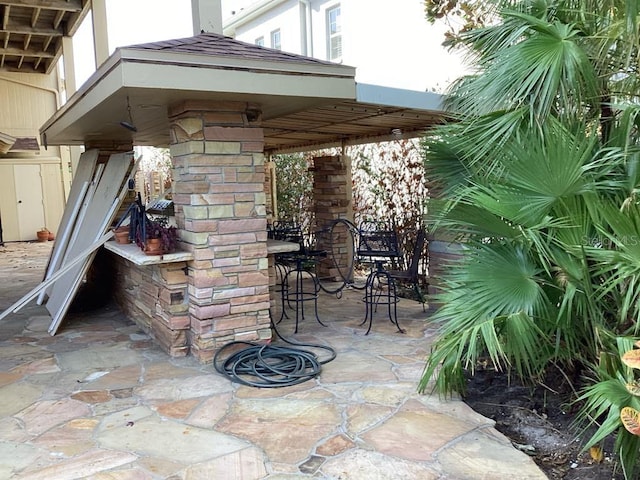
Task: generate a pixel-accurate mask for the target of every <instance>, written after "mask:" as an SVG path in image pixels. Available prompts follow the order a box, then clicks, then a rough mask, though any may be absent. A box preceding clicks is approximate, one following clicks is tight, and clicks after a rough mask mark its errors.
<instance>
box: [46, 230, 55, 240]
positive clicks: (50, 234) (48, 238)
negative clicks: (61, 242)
mask: <svg viewBox="0 0 640 480" xmlns="http://www.w3.org/2000/svg"><path fill="white" fill-rule="evenodd" d="M55 239H56V236H55V235H54V234H53V232H49V236H48V237H47V240H49V241H50V242H52V241H53V240H55Z"/></svg>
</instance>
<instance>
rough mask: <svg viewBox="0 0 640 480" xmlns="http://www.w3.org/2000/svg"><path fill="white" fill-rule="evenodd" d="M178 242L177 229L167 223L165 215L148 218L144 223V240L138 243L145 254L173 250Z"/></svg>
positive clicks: (157, 253) (159, 253)
mask: <svg viewBox="0 0 640 480" xmlns="http://www.w3.org/2000/svg"><path fill="white" fill-rule="evenodd" d="M177 243H178V229H177V228H176V227H174V226H173V225H170V224H169V219H168V218H167V217H156V218H148V217H147V219H146V223H145V241H144V243H142V242H139V243H138V245H139V246H140V248H142V250H144V252H145V253H146V254H147V255H162V254H164V253H171V252H174V251H175V249H176V246H177Z"/></svg>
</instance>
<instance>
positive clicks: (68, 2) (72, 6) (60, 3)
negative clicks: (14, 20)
mask: <svg viewBox="0 0 640 480" xmlns="http://www.w3.org/2000/svg"><path fill="white" fill-rule="evenodd" d="M2 3H4V4H6V5H9V6H13V7H27V8H46V9H49V10H63V11H65V12H79V11H81V10H82V0H2Z"/></svg>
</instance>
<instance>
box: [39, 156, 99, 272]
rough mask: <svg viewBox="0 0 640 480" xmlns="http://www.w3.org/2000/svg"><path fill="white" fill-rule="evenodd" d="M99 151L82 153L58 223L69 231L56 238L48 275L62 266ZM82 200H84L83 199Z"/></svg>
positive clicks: (60, 230) (60, 227) (60, 228)
mask: <svg viewBox="0 0 640 480" xmlns="http://www.w3.org/2000/svg"><path fill="white" fill-rule="evenodd" d="M98 153H99V152H98V150H97V149H93V150H87V151H86V152H84V153H83V154H82V155H80V162H79V163H78V169H77V170H76V174H75V176H74V177H73V183H72V184H71V190H70V191H69V199H68V200H67V205H66V207H65V209H64V212H63V214H62V219H61V220H60V223H59V225H58V230H59V233H60V234H62V232H64V231H67V234H66V235H63V236H62V237H61V236H58V238H56V243H55V244H54V245H53V251H52V252H51V257H50V261H49V266H48V267H47V274H46V275H47V276H48V275H49V274H50V273H51V272H52V271H56V270H57V269H58V267H59V266H60V261H61V260H62V257H63V256H64V253H65V252H66V250H67V242H68V240H69V234H70V233H71V231H72V229H73V226H74V225H75V222H76V215H77V209H76V204H77V203H78V200H79V197H80V196H82V197H83V198H84V195H85V193H86V186H85V183H87V182H90V181H91V179H92V178H93V172H94V170H95V168H96V161H97V160H98ZM80 201H82V199H81V200H80ZM74 209H76V210H74ZM45 278H46V276H45Z"/></svg>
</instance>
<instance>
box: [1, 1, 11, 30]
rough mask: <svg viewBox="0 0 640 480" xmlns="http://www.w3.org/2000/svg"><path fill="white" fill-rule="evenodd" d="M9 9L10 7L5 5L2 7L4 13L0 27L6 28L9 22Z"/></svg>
mask: <svg viewBox="0 0 640 480" xmlns="http://www.w3.org/2000/svg"><path fill="white" fill-rule="evenodd" d="M10 11H11V7H10V6H9V5H7V6H6V7H4V14H3V15H2V29H3V30H6V29H7V25H8V24H9V12H10Z"/></svg>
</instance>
